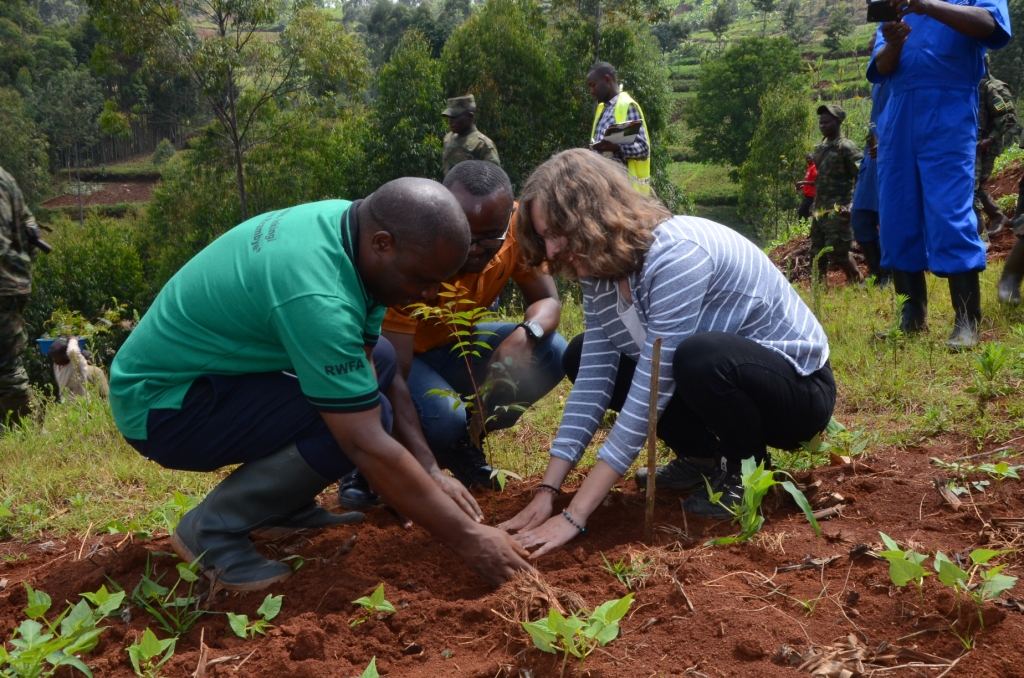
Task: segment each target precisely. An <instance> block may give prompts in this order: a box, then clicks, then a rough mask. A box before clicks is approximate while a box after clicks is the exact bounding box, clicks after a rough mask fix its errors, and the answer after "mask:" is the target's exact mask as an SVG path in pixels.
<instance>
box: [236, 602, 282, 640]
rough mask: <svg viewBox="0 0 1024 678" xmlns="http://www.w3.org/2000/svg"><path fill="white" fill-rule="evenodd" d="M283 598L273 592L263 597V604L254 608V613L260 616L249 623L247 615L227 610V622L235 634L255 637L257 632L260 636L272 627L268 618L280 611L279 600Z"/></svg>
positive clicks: (241, 636) (240, 636)
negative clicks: (256, 608)
mask: <svg viewBox="0 0 1024 678" xmlns="http://www.w3.org/2000/svg"><path fill="white" fill-rule="evenodd" d="M283 598H284V596H283V595H282V596H275V595H273V594H270V595H268V596H267V597H266V598H264V599H263V604H262V605H260V607H259V609H258V610H256V614H258V615H259V616H260V618H259V619H257V620H256V621H254V622H253V623H251V624H250V623H249V617H248V616H247V615H244V614H234V613H233V612H228V624H230V625H231V630H232V631H234V632H235V635H236V636H238V637H239V638H243V639H245V638H255V637H256V634H257V633H258V634H260V635H261V636H265V635H267V629H270V628H273V627H274V625H273V624H271V623H270V620H271V619H273V618H274V617H276V616H277V615H278V614H280V612H281V601H282V599H283Z"/></svg>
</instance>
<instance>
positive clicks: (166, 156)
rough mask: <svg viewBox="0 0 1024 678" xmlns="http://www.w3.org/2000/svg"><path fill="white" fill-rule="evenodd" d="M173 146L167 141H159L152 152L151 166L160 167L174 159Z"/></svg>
mask: <svg viewBox="0 0 1024 678" xmlns="http://www.w3.org/2000/svg"><path fill="white" fill-rule="evenodd" d="M174 153H175V151H174V145H173V144H172V143H171V142H170V141H168V140H167V139H161V140H160V143H159V144H157V145H156V150H154V151H153V164H154V165H162V164H164V163H165V162H167V161H168V160H170V159H171V158H173V157H174Z"/></svg>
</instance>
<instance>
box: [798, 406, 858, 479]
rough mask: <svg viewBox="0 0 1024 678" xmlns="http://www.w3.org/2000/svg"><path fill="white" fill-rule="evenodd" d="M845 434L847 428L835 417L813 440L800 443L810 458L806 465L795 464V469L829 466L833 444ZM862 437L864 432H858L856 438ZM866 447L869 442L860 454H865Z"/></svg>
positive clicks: (844, 442)
mask: <svg viewBox="0 0 1024 678" xmlns="http://www.w3.org/2000/svg"><path fill="white" fill-rule="evenodd" d="M843 433H846V427H845V426H843V425H842V424H841V423H840V422H839V420H838V419H836V418H835V417H832V418H831V419H829V422H828V426H826V427H825V430H824V431H823V432H822V433H815V434H814V437H813V438H811V439H810V440H807V441H804V442H801V443H800V447H802V448H803V449H804V451H805V452H807V457H808V458H807V461H806V463H802V464H801V463H797V464H794V465H793V468H798V470H803V469H806V468H814V467H816V466H827V465H828V463H829V458H830V455H831V454H832V447H833V444H834V442H835V440H838V439H839V436H840V435H842V434H843ZM862 435H863V433H862V432H858V435H857V436H856V438H857V439H859V438H860V437H861V436H862ZM842 440H843V443H842V444H847V445H849V444H852V442H853V441H852V440H850V439H848V438H843V439H842ZM847 441H849V442H847ZM866 445H867V441H865V442H864V445H863V446H861V448H860V452H863V450H864V446H866ZM858 454H859V452H858Z"/></svg>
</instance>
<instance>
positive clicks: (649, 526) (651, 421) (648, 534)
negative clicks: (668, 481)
mask: <svg viewBox="0 0 1024 678" xmlns="http://www.w3.org/2000/svg"><path fill="white" fill-rule="evenodd" d="M660 372H661V337H658V338H657V339H655V340H654V351H653V352H652V353H651V402H650V405H651V406H650V409H649V410H647V510H646V511H645V512H644V541H646V542H647V543H648V544H653V543H654V473H655V471H657V470H658V378H659V376H660Z"/></svg>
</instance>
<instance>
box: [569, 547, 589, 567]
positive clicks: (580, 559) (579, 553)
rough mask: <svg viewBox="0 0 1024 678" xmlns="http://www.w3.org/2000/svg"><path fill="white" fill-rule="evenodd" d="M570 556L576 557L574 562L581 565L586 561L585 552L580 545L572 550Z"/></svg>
mask: <svg viewBox="0 0 1024 678" xmlns="http://www.w3.org/2000/svg"><path fill="white" fill-rule="evenodd" d="M572 557H573V558H575V559H576V562H577V563H579V564H580V565H583V564H584V563H585V562H587V552H586V551H584V550H583V547H582V546H578V547H576V550H575V551H573V552H572Z"/></svg>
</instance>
